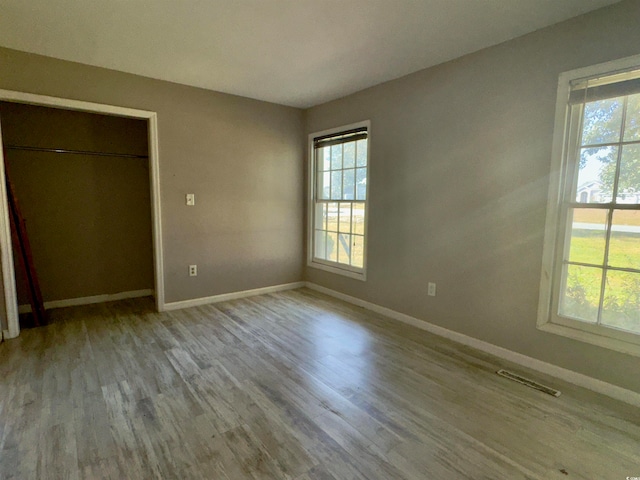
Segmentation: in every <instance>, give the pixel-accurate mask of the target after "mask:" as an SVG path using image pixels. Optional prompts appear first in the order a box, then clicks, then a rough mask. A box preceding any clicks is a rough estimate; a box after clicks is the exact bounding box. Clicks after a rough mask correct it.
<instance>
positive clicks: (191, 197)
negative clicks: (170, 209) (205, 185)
mask: <svg viewBox="0 0 640 480" xmlns="http://www.w3.org/2000/svg"><path fill="white" fill-rule="evenodd" d="M186 200H187V205H189V206H190V207H191V206H193V205H195V204H196V194H195V193H187V195H186Z"/></svg>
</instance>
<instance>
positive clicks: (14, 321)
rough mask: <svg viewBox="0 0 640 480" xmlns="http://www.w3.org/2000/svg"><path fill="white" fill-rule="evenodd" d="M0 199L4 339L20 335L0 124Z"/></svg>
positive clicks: (0, 126)
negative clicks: (5, 325) (5, 322)
mask: <svg viewBox="0 0 640 480" xmlns="http://www.w3.org/2000/svg"><path fill="white" fill-rule="evenodd" d="M0 199H1V200H0V262H1V263H0V269H2V287H3V289H4V304H5V311H4V314H5V318H6V321H7V329H6V330H4V331H3V332H2V338H3V339H5V340H6V339H9V338H16V337H17V336H18V335H20V324H19V322H18V295H17V293H16V278H15V273H14V272H15V267H14V263H13V248H12V242H11V222H10V220H9V204H8V202H7V183H6V180H5V173H4V149H3V148H2V125H0Z"/></svg>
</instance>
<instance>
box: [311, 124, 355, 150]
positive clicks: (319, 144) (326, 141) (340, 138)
mask: <svg viewBox="0 0 640 480" xmlns="http://www.w3.org/2000/svg"><path fill="white" fill-rule="evenodd" d="M365 138H367V128H366V127H361V128H354V129H353V130H346V131H344V132H340V133H339V134H332V135H323V136H321V137H316V138H314V139H313V148H314V149H318V148H323V147H330V146H331V145H340V144H341V143H348V142H355V141H356V140H363V139H365Z"/></svg>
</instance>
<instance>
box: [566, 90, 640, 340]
mask: <svg viewBox="0 0 640 480" xmlns="http://www.w3.org/2000/svg"><path fill="white" fill-rule="evenodd" d="M582 120H583V131H582V137H581V143H580V145H582V147H581V148H580V151H579V155H580V157H579V162H578V165H577V167H578V172H577V173H578V181H577V185H576V188H577V191H576V192H574V193H575V202H573V203H572V204H571V207H570V208H569V215H570V218H572V229H571V232H569V233H570V236H569V237H568V238H567V241H568V242H569V249H568V257H567V258H565V267H564V272H563V275H564V291H563V292H561V303H560V312H559V313H560V314H561V315H564V316H568V317H572V318H576V319H579V320H582V321H585V322H590V323H594V324H595V323H599V324H601V325H604V326H609V327H613V328H617V329H622V330H626V331H631V332H635V333H640V94H635V95H629V96H622V97H617V98H612V99H605V100H598V101H594V102H589V103H587V104H586V105H585V106H584V110H583V118H582ZM582 206H584V207H588V206H590V207H594V206H597V207H596V208H580V207H582ZM636 206H637V207H638V208H636ZM609 216H611V221H609Z"/></svg>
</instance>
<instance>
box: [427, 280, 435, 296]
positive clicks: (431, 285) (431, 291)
mask: <svg viewBox="0 0 640 480" xmlns="http://www.w3.org/2000/svg"><path fill="white" fill-rule="evenodd" d="M427 295H429V296H430V297H435V296H436V284H435V283H431V282H429V288H428V289H427Z"/></svg>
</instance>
